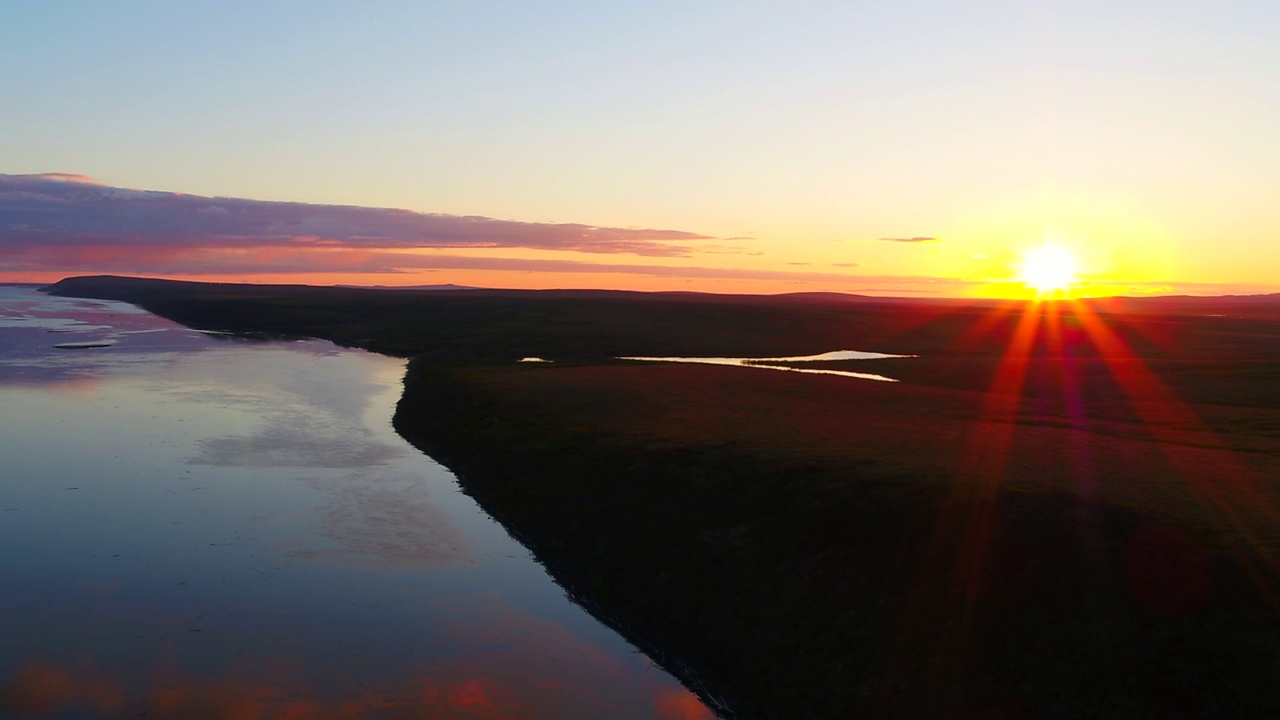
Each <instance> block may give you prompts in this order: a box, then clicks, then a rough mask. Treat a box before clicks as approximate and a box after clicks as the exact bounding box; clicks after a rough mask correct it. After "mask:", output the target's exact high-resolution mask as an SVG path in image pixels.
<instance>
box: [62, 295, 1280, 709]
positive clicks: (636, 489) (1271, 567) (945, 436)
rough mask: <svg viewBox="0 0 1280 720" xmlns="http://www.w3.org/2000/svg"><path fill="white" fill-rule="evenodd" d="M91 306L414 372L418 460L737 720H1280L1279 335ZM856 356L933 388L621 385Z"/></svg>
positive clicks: (600, 308)
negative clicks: (334, 351) (405, 365)
mask: <svg viewBox="0 0 1280 720" xmlns="http://www.w3.org/2000/svg"><path fill="white" fill-rule="evenodd" d="M73 285H74V284H73ZM121 288H124V290H122V289H121ZM72 291H73V292H98V293H101V294H102V295H105V294H107V293H116V295H117V297H114V298H113V299H124V300H128V301H130V302H137V303H138V304H141V305H142V306H143V307H146V308H147V309H150V310H152V311H153V312H158V313H159V314H166V313H169V315H168V316H170V317H172V318H173V319H176V320H179V321H180V322H187V323H194V324H197V325H201V324H208V323H210V322H212V323H215V324H217V325H218V327H212V328H206V329H226V330H239V331H245V330H248V331H252V332H271V333H274V332H294V333H297V334H310V335H317V336H320V337H327V338H330V339H336V340H338V341H339V342H347V343H351V344H357V345H361V344H363V345H364V346H367V347H371V348H375V349H382V350H383V351H384V352H386V351H388V350H392V349H394V351H396V352H400V353H402V354H404V355H413V356H414V360H412V361H411V363H410V367H409V371H408V373H407V375H406V378H405V395H404V397H403V398H402V400H401V402H400V404H399V407H398V410H397V414H396V418H395V423H396V427H397V429H398V430H399V431H400V432H401V434H402V435H404V436H405V437H407V438H409V439H410V440H411V441H412V442H414V444H415V445H417V446H418V447H420V448H422V449H423V450H425V451H427V452H428V453H430V454H431V455H432V456H433V457H436V458H437V459H439V460H441V461H442V462H444V463H445V464H446V465H448V466H449V467H450V468H451V469H453V470H455V472H456V473H457V474H458V476H459V478H460V481H461V482H462V485H463V488H464V490H465V491H467V492H468V493H469V494H472V495H473V496H474V497H476V498H477V500H479V501H480V503H481V505H482V506H484V507H485V508H486V510H488V511H489V512H491V513H492V514H493V515H494V516H495V517H497V518H498V519H499V520H501V521H502V522H503V523H504V525H506V526H507V527H508V528H510V529H511V531H512V532H513V533H514V534H516V535H517V536H518V537H519V538H520V539H521V540H522V541H523V542H526V543H527V544H528V545H529V546H530V547H532V548H533V549H534V551H535V552H536V554H537V555H538V556H539V558H540V559H541V560H542V561H543V562H544V563H545V564H546V565H547V566H548V568H549V569H550V570H551V571H552V572H553V574H555V575H556V577H557V578H558V579H559V580H560V581H561V582H562V584H564V585H565V587H566V588H568V589H569V590H570V592H571V593H573V594H574V595H575V597H577V598H578V599H579V600H580V601H582V602H583V603H584V604H585V605H587V606H588V607H589V608H591V609H593V611H594V612H596V613H598V614H600V615H601V616H602V617H604V618H606V619H607V620H609V621H610V622H612V623H613V624H615V626H617V627H619V628H620V629H621V630H622V631H623V632H624V633H625V634H627V635H628V637H630V638H632V639H633V640H634V641H635V642H636V643H637V644H639V645H640V646H641V647H642V648H644V649H645V650H646V651H647V652H649V653H651V654H653V655H654V656H655V657H658V658H659V659H661V660H663V661H664V664H665V665H667V666H668V667H669V668H671V669H673V670H674V671H676V673H677V674H680V675H681V676H682V677H683V678H685V679H686V681H687V682H689V683H690V684H692V685H694V686H695V687H697V688H699V689H700V690H701V692H702V693H703V695H704V697H708V698H711V699H713V701H719V700H723V702H724V703H726V704H727V705H728V706H730V707H731V708H732V709H733V711H734V713H735V714H736V715H738V716H740V717H744V718H791V717H809V718H825V717H831V718H842V717H849V716H856V715H860V714H861V715H868V716H883V717H894V716H897V717H930V716H948V717H956V716H966V715H968V716H981V717H1026V716H1034V717H1075V716H1082V715H1096V716H1134V717H1153V716H1154V717H1162V716H1163V717H1207V716H1218V717H1241V716H1266V715H1272V714H1275V713H1276V711H1277V710H1280V691H1277V690H1275V689H1274V688H1273V682H1272V680H1273V678H1274V677H1275V676H1276V673H1277V672H1278V671H1280V652H1277V651H1276V650H1275V648H1277V647H1280V629H1277V628H1278V627H1280V624H1277V623H1276V622H1275V620H1276V607H1277V605H1276V597H1277V577H1278V575H1277V572H1276V564H1275V555H1274V553H1275V548H1276V547H1277V546H1278V539H1277V529H1278V528H1280V523H1277V522H1276V516H1275V510H1276V508H1277V505H1276V503H1275V502H1274V498H1275V487H1274V485H1275V480H1274V478H1278V477H1280V438H1278V437H1277V436H1278V435H1280V433H1277V431H1276V430H1275V429H1276V428H1280V410H1278V409H1277V408H1280V403H1277V402H1276V397H1277V377H1278V374H1277V372H1276V370H1275V369H1276V367H1277V361H1276V360H1275V358H1276V357H1280V355H1277V353H1276V350H1277V348H1280V331H1278V329H1277V325H1276V323H1275V322H1274V321H1272V320H1270V319H1268V316H1267V315H1266V314H1265V313H1264V312H1262V311H1261V310H1258V311H1256V312H1253V311H1251V312H1241V313H1240V315H1239V316H1238V317H1230V318H1210V317H1208V316H1207V315H1206V314H1205V313H1188V312H1187V311H1186V310H1185V308H1184V309H1180V310H1178V312H1179V313H1182V314H1160V313H1154V314H1153V313H1151V312H1128V311H1126V313H1124V314H1114V313H1113V314H1111V315H1108V316H1107V317H1106V318H1105V320H1099V319H1098V318H1099V316H1100V313H1099V311H1097V310H1093V309H1088V308H1086V309H1083V310H1080V311H1078V312H1076V313H1074V314H1073V315H1071V316H1069V317H1061V318H1057V319H1051V318H1049V317H1047V315H1046V316H1044V317H1038V318H1037V317H1032V320H1033V321H1034V322H1035V323H1036V325H1035V327H1032V326H1031V325H1030V324H1029V323H1028V321H1027V320H1026V318H1027V317H1028V313H1027V312H1024V311H1018V312H1004V313H1001V312H998V310H999V309H998V308H995V307H993V306H991V305H974V306H966V305H955V304H936V305H928V304H922V303H909V304H901V305H894V304H883V303H871V304H863V303H855V304H849V303H844V304H832V303H830V302H825V301H824V302H809V303H798V302H796V301H786V302H783V301H770V300H769V299H767V298H757V299H754V300H751V299H731V300H717V299H715V298H714V297H713V298H705V297H704V298H697V299H694V300H681V301H675V300H672V299H671V298H645V297H626V298H621V297H616V296H612V295H610V294H601V295H598V296H593V295H590V294H582V295H580V296H572V294H571V296H569V297H564V296H545V295H539V294H536V293H526V294H519V293H511V294H502V293H498V294H496V295H494V294H491V295H486V294H483V293H481V294H473V295H471V296H468V295H454V294H452V293H450V296H449V297H447V298H446V297H442V296H436V295H435V294H432V293H418V294H412V295H410V294H399V295H398V296H397V297H391V296H387V295H362V294H359V293H355V294H352V293H336V292H332V291H326V290H320V289H309V290H296V291H291V290H287V289H285V290H263V289H259V288H253V287H251V286H191V285H186V284H176V285H162V286H158V285H153V284H152V285H148V284H145V283H144V284H130V283H124V284H118V283H117V284H116V285H115V286H114V288H112V287H106V286H103V285H101V284H100V285H98V286H94V285H93V283H92V282H89V283H81V284H80V285H79V287H73V288H72ZM377 292H378V293H381V292H384V291H377ZM148 293H149V294H150V295H148ZM121 294H125V295H130V297H118V295H121ZM102 295H99V296H102ZM428 296H431V297H428ZM131 298H132V299H131ZM397 298H398V299H397ZM460 318H461V319H460ZM1090 323H1102V324H1101V325H1097V326H1091V325H1090ZM1029 327H1030V328H1031V331H1030V333H1028V332H1027V330H1026V329H1027V328H1029ZM325 333H327V334H325ZM850 338H856V339H859V340H866V341H867V343H868V344H865V345H863V344H861V342H857V343H855V342H851V341H850ZM450 343H452V344H450ZM820 344H825V345H822V346H819V345H820ZM713 345H715V346H716V349H715V350H713V351H709V350H710V348H711V346H713ZM850 346H853V347H855V348H856V349H862V350H875V351H885V352H896V353H903V354H919V355H921V356H922V357H919V358H913V359H894V360H876V361H853V362H850V363H849V364H848V365H847V366H843V367H846V368H847V369H857V370H861V369H864V368H865V369H867V370H869V371H871V372H877V373H880V372H883V373H884V374H886V375H889V376H892V377H896V378H898V379H901V380H903V382H901V383H879V382H869V381H859V380H852V379H849V378H841V377H830V376H814V375H800V374H795V373H780V372H762V371H758V370H750V369H743V368H732V367H712V366H694V365H650V364H632V363H618V362H612V361H608V359H607V357H601V355H602V350H603V351H607V352H613V353H616V354H619V355H623V354H627V355H698V354H702V355H721V356H723V355H742V356H779V355H802V354H810V353H815V352H822V351H828V350H833V349H842V348H845V347H850ZM526 355H537V356H541V357H548V358H552V359H555V360H557V361H558V362H555V363H550V364H541V363H536V364H535V363H530V364H518V363H516V362H515V360H516V359H518V358H519V357H523V356H526Z"/></svg>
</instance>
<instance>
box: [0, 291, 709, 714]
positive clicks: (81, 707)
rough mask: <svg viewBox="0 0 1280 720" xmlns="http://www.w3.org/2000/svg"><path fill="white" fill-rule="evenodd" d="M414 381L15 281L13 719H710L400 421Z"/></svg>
mask: <svg viewBox="0 0 1280 720" xmlns="http://www.w3.org/2000/svg"><path fill="white" fill-rule="evenodd" d="M403 372H404V361H402V360H398V359H394V358H387V357H381V356H377V355H373V354H369V353H365V352H362V351H357V350H346V349H341V348H338V347H336V346H334V345H332V344H330V343H327V342H321V341H303V342H284V341H251V340H244V339H237V338H231V337H226V336H218V335H213V334H206V333H200V332H196V331H193V330H190V329H186V328H183V327H181V326H178V325H175V324H173V323H170V322H168V321H166V320H163V319H161V318H158V317H156V316H153V315H151V314H149V313H146V312H143V311H141V310H138V309H137V308H134V307H132V306H129V305H125V304H121V303H113V302H102V301H89V300H76V299H71V298H56V297H49V296H46V295H43V294H40V293H38V292H36V291H35V289H34V288H31V287H15V286H0V408H2V410H0V458H3V469H2V470H0V474H2V481H0V587H3V588H4V592H3V593H0V618H3V620H0V623H3V632H2V633H0V634H2V635H3V638H4V642H3V643H0V715H5V716H6V717H8V716H10V715H15V714H19V715H22V716H26V717H40V718H96V717H135V716H142V715H145V716H146V717H149V718H219V719H220V718H228V719H230V718H236V719H237V720H254V719H258V718H261V719H264V720H265V719H266V718H307V719H310V718H338V717H343V718H346V717H368V718H422V717H431V718H646V719H649V718H663V719H684V720H688V719H692V718H710V717H712V715H711V713H710V712H709V711H708V710H707V709H706V708H705V707H704V706H703V705H702V704H701V703H699V702H698V700H697V698H696V697H695V696H694V695H693V694H692V693H690V692H689V691H688V690H686V689H685V688H683V687H682V686H681V685H680V684H679V683H678V682H677V681H676V680H674V679H673V678H672V677H671V676H669V675H668V674H667V673H665V672H664V671H662V670H661V669H660V668H658V667H656V666H655V665H654V664H653V663H651V662H650V661H649V659H648V658H646V657H645V656H644V655H643V654H641V653H639V652H638V651H636V650H635V649H634V648H633V647H631V646H630V645H629V644H627V643H626V642H625V641H624V640H623V639H622V638H621V637H619V636H618V635H617V634H616V633H615V632H614V631H612V630H611V629H609V628H608V627H605V626H603V625H602V624H600V623H599V622H597V621H596V620H595V619H594V618H592V617H591V616H590V615H589V614H587V613H586V612H585V611H584V610H583V609H581V608H580V607H578V606H577V605H575V604H573V603H572V602H571V601H569V600H568V599H567V598H566V597H565V594H564V592H563V590H562V589H561V588H560V587H559V586H557V585H556V584H555V583H554V582H553V581H552V580H551V579H550V578H549V577H548V576H547V574H546V573H545V571H544V570H543V568H542V567H541V566H540V565H539V564H538V563H537V562H535V561H534V560H533V558H532V557H531V556H530V554H529V552H528V551H527V550H525V549H524V548H523V547H522V546H521V545H519V544H518V543H516V542H515V541H514V540H512V539H511V538H510V537H509V536H508V535H507V534H506V532H505V531H504V530H503V529H502V528H501V526H499V525H498V524H496V523H495V522H494V521H492V520H491V519H490V518H489V517H488V516H487V515H485V514H484V513H483V512H482V511H481V510H480V509H479V508H478V507H477V506H476V505H475V504H474V503H473V502H472V501H471V499H470V498H468V497H467V496H466V495H463V494H462V493H461V492H460V491H459V490H458V487H457V484H456V481H455V478H454V477H453V476H452V475H451V474H450V473H449V472H448V471H447V470H446V469H444V468H443V467H441V466H440V465H438V464H436V463H435V462H433V461H432V460H431V459H430V458H428V457H426V456H424V455H422V454H421V453H419V452H417V451H416V450H414V449H413V448H412V447H410V446H409V445H408V444H407V443H406V442H405V441H403V440H402V439H401V438H400V437H399V436H398V435H396V434H395V432H394V431H393V430H392V428H391V416H392V413H393V411H394V407H395V403H396V401H397V399H398V397H399V393H400V382H401V378H402V375H403Z"/></svg>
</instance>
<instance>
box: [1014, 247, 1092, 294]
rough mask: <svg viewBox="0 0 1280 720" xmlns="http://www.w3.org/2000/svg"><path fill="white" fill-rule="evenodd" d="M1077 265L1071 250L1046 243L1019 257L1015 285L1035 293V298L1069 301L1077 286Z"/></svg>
mask: <svg viewBox="0 0 1280 720" xmlns="http://www.w3.org/2000/svg"><path fill="white" fill-rule="evenodd" d="M1079 272H1080V263H1079V261H1077V260H1076V255H1075V253H1074V252H1072V250H1071V249H1070V248H1068V247H1066V246H1064V245H1061V244H1058V243H1055V242H1051V241H1045V242H1044V244H1042V245H1039V246H1037V247H1033V248H1029V249H1027V250H1025V251H1023V253H1022V259H1021V261H1020V262H1019V265H1018V281H1019V282H1021V283H1022V284H1023V285H1025V286H1026V287H1027V288H1029V289H1031V290H1034V291H1035V293H1036V297H1039V298H1045V297H1069V296H1070V295H1071V293H1072V288H1073V287H1074V286H1075V285H1077V284H1078V283H1079V278H1078V277H1077V274H1078V273H1079Z"/></svg>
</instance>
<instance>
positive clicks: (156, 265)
mask: <svg viewBox="0 0 1280 720" xmlns="http://www.w3.org/2000/svg"><path fill="white" fill-rule="evenodd" d="M51 267H56V268H58V269H59V270H60V271H62V272H69V273H71V272H80V273H91V272H92V273H119V274H127V273H145V274H150V275H170V276H178V275H181V276H200V275H283V274H290V273H351V274H355V273H370V274H401V273H412V272H420V271H424V270H496V271H506V272H548V273H620V274H628V275H642V276H648V277H670V278H706V279H741V280H799V281H816V282H838V283H847V282H849V281H851V280H854V279H857V278H856V277H855V276H852V275H846V274H843V273H836V272H811V271H797V270H767V269H750V268H725V267H705V266H697V265H693V266H690V265H651V264H649V265H640V264H631V263H602V262H587V261H581V260H555V259H545V258H543V259H531V258H510V257H494V256H484V257H477V256H472V255H453V254H440V253H435V252H414V251H403V250H367V249H347V248H340V247H339V248H280V247H268V248H227V249H220V248H200V247H187V248H166V247H153V248H128V247H126V248H121V247H72V248H59V247H26V248H14V249H10V250H6V251H5V253H4V254H3V255H0V270H4V271H13V272H31V271H38V270H43V269H47V268H51Z"/></svg>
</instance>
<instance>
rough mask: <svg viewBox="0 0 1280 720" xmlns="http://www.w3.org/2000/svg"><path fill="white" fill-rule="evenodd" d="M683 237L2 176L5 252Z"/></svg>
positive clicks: (678, 244) (586, 248) (599, 248)
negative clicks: (47, 249) (53, 248)
mask: <svg viewBox="0 0 1280 720" xmlns="http://www.w3.org/2000/svg"><path fill="white" fill-rule="evenodd" d="M708 239H711V238H710V237H709V236H706V235H699V234H697V233H691V232H685V231H682V230H652V229H641V228H613V227H597V226H593V225H583V224H579V223H532V222H519V221H513V220H498V219H494V218H489V217H481V216H475V215H466V216H461V215H441V214H434V213H419V212H414V211H411V210H398V209H391V208H369V207H355V206H350V205H314V204H308V203H293V202H270V201H262V200H246V199H239V198H211V197H202V196H199V195H184V194H181V193H171V192H157V191H143V190H130V189H125V188H116V187H111V186H108V185H102V184H100V183H97V182H96V181H94V180H92V179H91V178H86V177H84V176H81V175H70V174H64V173H50V174H44V175H3V174H0V250H2V251H4V253H5V254H6V255H7V254H8V253H9V252H11V251H13V250H15V249H17V250H22V249H27V250H30V249H32V248H38V247H58V248H64V249H66V248H86V247H96V248H149V249H153V248H161V247H162V248H168V249H173V248H219V249H236V248H241V249H243V248H262V247H277V248H317V249H323V248H339V247H340V248H349V249H351V248H368V249H380V250H387V249H397V248H399V249H408V248H526V249H537V250H563V251H573V252H584V253H605V254H612V253H631V254H636V255H648V256H657V257H684V256H688V255H689V254H690V246H689V243H691V242H694V241H700V240H708Z"/></svg>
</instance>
